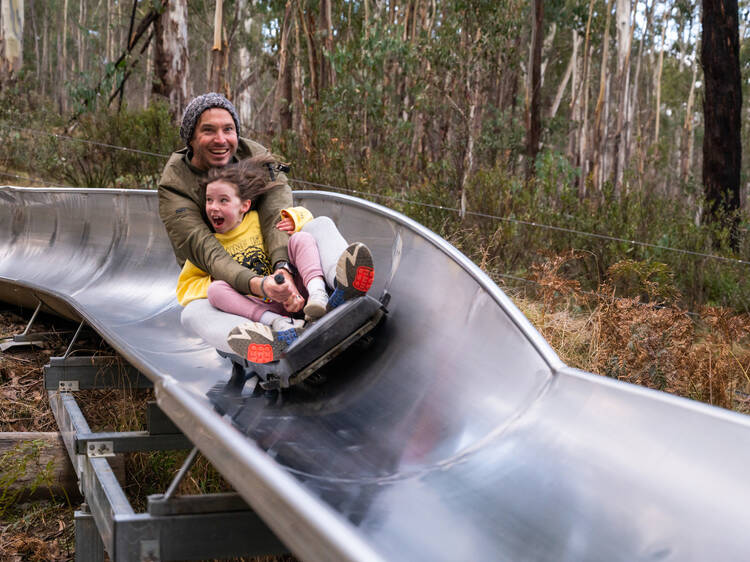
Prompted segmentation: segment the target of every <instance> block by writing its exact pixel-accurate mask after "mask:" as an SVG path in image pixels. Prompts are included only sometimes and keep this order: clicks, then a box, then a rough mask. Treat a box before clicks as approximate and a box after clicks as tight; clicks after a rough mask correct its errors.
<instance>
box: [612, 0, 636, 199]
mask: <svg viewBox="0 0 750 562" xmlns="http://www.w3.org/2000/svg"><path fill="white" fill-rule="evenodd" d="M630 10H631V6H630V0H617V5H616V16H615V20H616V27H617V82H616V84H617V96H618V98H617V124H616V126H615V131H614V143H613V149H612V153H613V157H612V163H613V165H614V170H613V174H612V175H613V178H614V191H615V195H618V196H619V194H620V191H621V189H622V178H623V173H624V171H625V165H626V162H627V159H626V152H627V150H626V147H625V145H626V143H625V139H626V138H627V129H629V128H630V116H629V115H628V100H629V98H630V95H629V90H630V50H631V45H632V42H633V30H634V29H635V25H631V23H630Z"/></svg>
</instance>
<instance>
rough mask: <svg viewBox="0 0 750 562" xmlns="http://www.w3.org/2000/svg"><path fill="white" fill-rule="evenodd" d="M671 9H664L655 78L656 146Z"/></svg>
mask: <svg viewBox="0 0 750 562" xmlns="http://www.w3.org/2000/svg"><path fill="white" fill-rule="evenodd" d="M668 14H669V9H668V8H667V7H666V6H665V7H664V18H663V20H664V21H663V22H662V30H661V44H660V46H659V61H658V62H657V64H656V76H655V77H654V89H655V90H656V107H655V112H656V120H655V124H654V144H659V123H660V118H661V75H662V70H663V69H664V39H665V37H666V35H667V16H668Z"/></svg>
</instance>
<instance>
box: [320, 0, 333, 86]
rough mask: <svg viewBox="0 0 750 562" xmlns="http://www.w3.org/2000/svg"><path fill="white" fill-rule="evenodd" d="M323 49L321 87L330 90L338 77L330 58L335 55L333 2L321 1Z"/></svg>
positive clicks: (329, 0)
mask: <svg viewBox="0 0 750 562" xmlns="http://www.w3.org/2000/svg"><path fill="white" fill-rule="evenodd" d="M319 30H320V31H319V33H320V35H321V36H322V49H321V57H320V87H321V90H323V89H326V88H330V87H331V86H333V84H334V83H335V80H336V77H335V75H334V71H333V65H332V64H331V61H330V59H329V57H330V56H331V53H333V25H332V23H331V0H320V27H319Z"/></svg>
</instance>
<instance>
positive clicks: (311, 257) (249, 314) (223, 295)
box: [208, 232, 323, 322]
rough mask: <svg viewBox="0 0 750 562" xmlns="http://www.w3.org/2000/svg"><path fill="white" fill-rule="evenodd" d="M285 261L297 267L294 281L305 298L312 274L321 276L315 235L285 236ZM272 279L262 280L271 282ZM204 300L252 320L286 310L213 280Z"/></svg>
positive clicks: (224, 282) (223, 282) (276, 303)
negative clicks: (287, 244) (266, 313)
mask: <svg viewBox="0 0 750 562" xmlns="http://www.w3.org/2000/svg"><path fill="white" fill-rule="evenodd" d="M288 250H289V261H291V263H292V264H294V266H295V267H296V268H297V273H296V274H295V275H294V284H295V285H296V286H297V290H299V292H300V294H301V295H302V296H303V297H304V298H305V299H307V288H306V286H307V284H308V283H309V282H310V280H311V279H313V277H323V268H322V267H321V265H320V253H319V252H318V245H317V244H316V243H315V238H313V237H312V235H311V234H308V233H307V232H295V233H294V234H292V236H291V237H290V238H289V247H288ZM272 282H273V281H272V280H268V281H266V283H272ZM208 302H210V303H211V304H212V305H213V306H214V307H215V308H218V309H219V310H223V311H224V312H229V313H231V314H236V315H238V316H244V317H245V318H249V319H250V320H253V321H254V322H257V321H258V320H260V317H261V316H262V315H263V313H264V312H266V311H269V310H270V311H271V312H275V313H277V314H282V315H284V316H289V313H288V312H287V311H286V310H284V305H282V304H281V303H280V302H263V301H262V300H261V299H259V298H256V297H253V296H251V295H242V294H240V293H238V292H237V291H235V290H234V288H233V287H232V286H231V285H230V284H229V283H227V282H226V281H213V282H212V283H211V285H209V287H208Z"/></svg>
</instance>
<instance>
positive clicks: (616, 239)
mask: <svg viewBox="0 0 750 562" xmlns="http://www.w3.org/2000/svg"><path fill="white" fill-rule="evenodd" d="M0 127H4V128H6V129H12V130H16V131H24V132H28V133H31V134H36V135H51V136H54V137H57V138H61V139H64V140H70V141H77V142H83V143H86V144H90V145H95V146H102V147H105V148H111V149H113V150H121V151H127V152H133V153H136V154H143V155H146V156H155V157H159V158H169V155H168V154H160V153H157V152H149V151H145V150H138V149H136V148H128V147H124V146H117V145H112V144H107V143H101V142H97V141H91V140H87V139H79V138H75V137H71V136H68V135H61V134H58V133H52V132H49V131H39V130H35V129H29V128H26V127H15V126H13V125H7V124H0ZM22 179H23V178H22ZM32 181H33V180H32ZM289 181H291V182H293V183H298V184H301V185H310V186H314V187H321V188H325V189H330V190H334V191H339V192H344V193H351V194H360V195H367V196H370V197H375V198H379V199H384V200H388V201H396V202H399V203H403V204H407V205H416V206H419V207H426V208H431V209H437V210H440V211H446V212H451V213H458V214H460V213H461V210H460V209H459V208H457V207H447V206H445V205H436V204H433V203H423V202H420V201H412V200H410V199H405V198H402V197H395V196H392V195H381V194H378V193H372V192H369V191H359V190H356V189H348V188H344V187H337V186H333V185H328V184H322V183H316V182H310V181H305V180H299V179H292V178H290V180H289ZM40 183H47V182H43V181H42V182H40ZM466 214H467V215H471V216H475V217H480V218H486V219H490V220H496V221H501V222H508V223H512V224H519V225H524V226H531V227H535V228H541V229H546V230H554V231H557V232H564V233H566V234H574V235H576V236H583V237H588V238H597V239H599V240H607V241H610V242H620V243H624V244H629V245H631V246H640V247H643V248H651V249H655V250H663V251H667V252H675V253H679V254H683V255H690V256H695V257H700V258H706V259H712V260H717V261H723V262H726V263H734V264H739V265H750V261H748V260H743V259H738V258H728V257H725V256H719V255H716V254H707V253H704V252H696V251H694V250H686V249H684V248H673V247H671V246H665V245H663V244H653V243H650V242H640V241H638V240H631V239H627V238H620V237H617V236H611V235H609V234H599V233H595V232H586V231H583V230H577V229H574V228H567V227H563V226H555V225H549V224H543V223H538V222H534V221H525V220H522V219H512V218H510V217H501V216H499V215H491V214H488V213H480V212H477V211H466Z"/></svg>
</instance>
